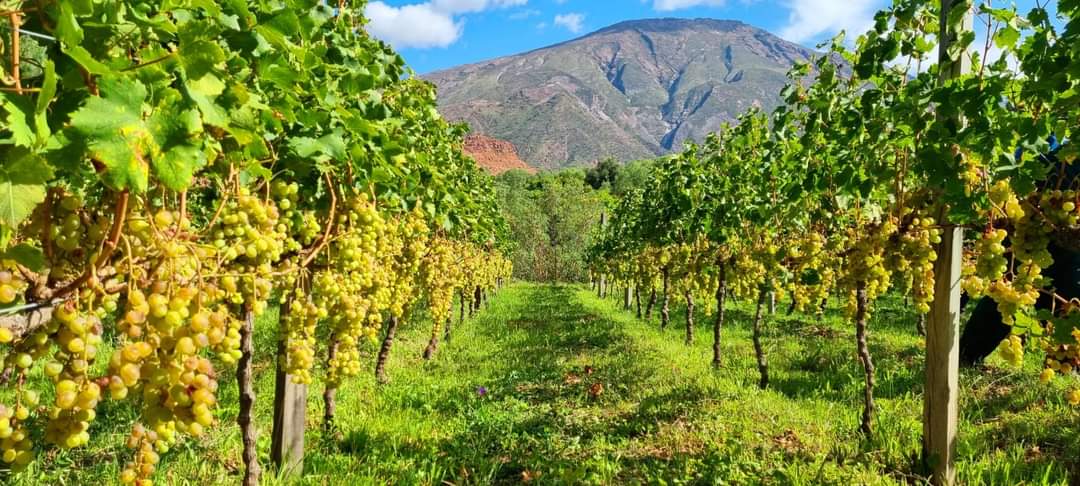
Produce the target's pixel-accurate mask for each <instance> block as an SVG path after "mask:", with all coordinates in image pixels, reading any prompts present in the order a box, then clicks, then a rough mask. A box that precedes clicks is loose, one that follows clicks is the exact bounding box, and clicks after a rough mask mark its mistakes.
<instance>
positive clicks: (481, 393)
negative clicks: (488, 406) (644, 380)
mask: <svg viewBox="0 0 1080 486" xmlns="http://www.w3.org/2000/svg"><path fill="white" fill-rule="evenodd" d="M476 394H477V395H478V396H481V397H482V396H485V395H487V388H486V387H482V386H480V387H476Z"/></svg>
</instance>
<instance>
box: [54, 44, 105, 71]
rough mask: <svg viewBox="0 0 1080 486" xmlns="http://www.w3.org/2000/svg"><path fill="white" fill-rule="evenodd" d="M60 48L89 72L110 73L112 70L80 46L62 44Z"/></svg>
mask: <svg viewBox="0 0 1080 486" xmlns="http://www.w3.org/2000/svg"><path fill="white" fill-rule="evenodd" d="M61 50H63V51H64V54H67V55H68V57H70V58H72V59H74V60H75V62H77V63H79V65H81V66H82V67H83V68H85V69H86V71H87V72H88V73H90V74H99V75H105V74H111V73H112V72H113V70H112V68H111V67H109V66H106V65H105V64H102V63H101V62H98V60H97V59H94V56H92V55H91V54H90V51H88V50H86V49H85V48H83V47H82V46H78V45H74V46H63V47H61Z"/></svg>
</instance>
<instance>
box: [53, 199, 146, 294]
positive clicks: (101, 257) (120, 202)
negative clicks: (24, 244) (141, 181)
mask: <svg viewBox="0 0 1080 486" xmlns="http://www.w3.org/2000/svg"><path fill="white" fill-rule="evenodd" d="M130 196H131V193H129V192H128V190H127V189H125V190H123V191H121V192H120V194H119V195H118V196H117V199H116V208H115V210H114V211H113V225H112V229H110V230H109V238H108V239H107V240H105V245H104V246H103V247H102V249H101V253H99V254H98V256H97V258H95V259H94V262H93V263H92V264H91V265H90V267H89V268H87V269H86V270H85V271H84V272H83V274H82V275H80V276H79V277H78V278H76V279H75V280H72V281H71V283H68V284H67V285H65V286H63V287H61V288H60V289H59V290H56V291H55V292H52V293H51V294H46V295H43V296H42V297H43V298H45V299H48V298H53V299H58V298H62V297H64V296H66V295H68V294H70V293H72V292H74V291H75V290H77V289H78V288H79V287H80V286H82V285H83V284H85V283H86V282H88V281H89V280H90V278H91V277H92V276H93V275H94V272H95V271H96V270H97V269H98V268H99V267H101V266H102V265H103V264H105V262H106V261H108V260H109V257H111V256H112V253H113V251H115V250H116V246H117V245H119V244H120V233H121V230H123V228H124V220H125V219H126V218H127V208H128V200H129V199H130Z"/></svg>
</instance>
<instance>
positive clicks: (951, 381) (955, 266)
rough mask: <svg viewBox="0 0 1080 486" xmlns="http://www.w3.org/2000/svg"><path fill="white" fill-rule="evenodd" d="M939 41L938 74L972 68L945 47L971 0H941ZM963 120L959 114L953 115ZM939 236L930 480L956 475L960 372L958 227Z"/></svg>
mask: <svg viewBox="0 0 1080 486" xmlns="http://www.w3.org/2000/svg"><path fill="white" fill-rule="evenodd" d="M957 8H962V9H966V10H967V12H966V13H965V15H964V19H963V21H962V22H961V25H960V29H959V32H958V31H956V29H952V28H951V27H950V26H949V21H948V19H949V17H950V14H949V13H950V11H952V10H954V9H957ZM940 18H941V27H940V30H939V32H941V33H942V35H941V43H940V46H939V51H938V57H939V63H940V65H941V80H942V82H943V83H944V82H946V81H948V80H949V79H952V78H956V77H960V76H962V75H963V74H964V73H967V72H969V71H970V70H971V60H970V58H969V57H968V56H967V54H966V53H962V54H961V55H960V56H959V59H955V60H954V59H952V58H950V57H949V49H950V47H951V46H952V45H953V44H954V43H955V42H956V41H957V39H959V37H960V35H961V34H962V33H963V32H965V31H970V30H972V29H973V18H972V15H971V3H970V0H941V13H940ZM956 122H957V123H962V120H956ZM941 223H942V225H943V226H944V227H943V228H942V233H943V234H942V239H941V245H940V247H939V248H938V252H937V255H938V259H937V262H936V263H935V268H934V278H935V282H934V303H933V306H932V308H931V310H930V322H929V327H928V329H927V332H926V386H925V389H924V390H923V461H924V462H925V464H926V465H927V466H928V467H929V468H930V470H931V482H932V483H933V484H934V485H937V486H942V485H952V484H953V482H954V480H955V478H956V470H955V468H954V464H953V462H954V461H955V459H956V457H955V455H956V430H957V415H958V412H959V410H958V395H959V389H958V386H959V375H960V260H961V256H962V250H963V246H964V235H963V231H962V230H961V229H960V228H959V227H956V226H953V225H951V224H949V222H948V221H941Z"/></svg>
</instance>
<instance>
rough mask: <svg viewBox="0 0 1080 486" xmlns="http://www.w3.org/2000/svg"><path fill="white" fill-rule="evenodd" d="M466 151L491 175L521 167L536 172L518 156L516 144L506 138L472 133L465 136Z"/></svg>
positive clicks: (526, 170)
mask: <svg viewBox="0 0 1080 486" xmlns="http://www.w3.org/2000/svg"><path fill="white" fill-rule="evenodd" d="M464 149H465V153H466V154H468V155H469V156H470V157H472V158H473V160H475V161H476V164H477V165H479V166H480V167H481V168H483V169H484V170H486V171H488V172H489V173H491V175H499V174H502V173H503V172H506V171H508V170H511V169H521V170H524V171H525V172H529V173H534V174H535V173H536V169H534V168H532V167H530V166H529V164H526V163H525V161H523V160H521V157H518V153H517V149H515V148H514V144H512V143H510V142H507V141H506V140H497V139H494V138H491V137H488V136H485V135H481V134H478V133H470V134H468V135H466V136H465V147H464Z"/></svg>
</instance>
